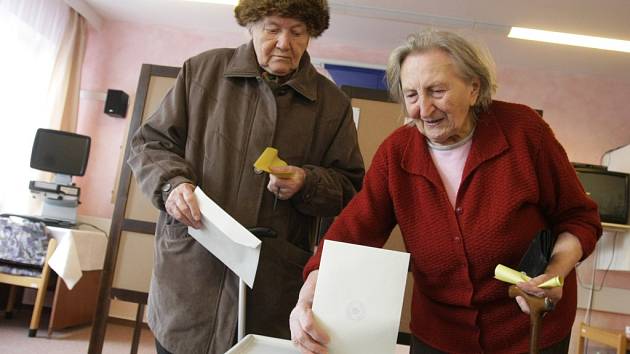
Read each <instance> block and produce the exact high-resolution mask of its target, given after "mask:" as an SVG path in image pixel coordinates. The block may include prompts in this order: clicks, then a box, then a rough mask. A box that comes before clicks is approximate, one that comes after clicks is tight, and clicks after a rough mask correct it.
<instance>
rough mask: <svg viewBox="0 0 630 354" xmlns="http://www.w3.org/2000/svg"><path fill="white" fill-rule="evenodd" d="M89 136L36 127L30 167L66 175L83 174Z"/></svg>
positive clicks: (85, 166)
mask: <svg viewBox="0 0 630 354" xmlns="http://www.w3.org/2000/svg"><path fill="white" fill-rule="evenodd" d="M90 143H91V139H90V137H89V136H86V135H80V134H74V133H68V132H64V131H60V130H52V129H43V128H40V129H37V133H36V134H35V140H34V141H33V150H32V151H31V167H32V168H35V169H38V170H42V171H47V172H53V173H58V174H62V175H68V176H83V175H84V174H85V170H86V169H87V163H88V157H89V156H90Z"/></svg>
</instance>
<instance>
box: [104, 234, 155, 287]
mask: <svg viewBox="0 0 630 354" xmlns="http://www.w3.org/2000/svg"><path fill="white" fill-rule="evenodd" d="M153 241H154V236H153V235H148V234H140V233H135V232H126V231H123V232H122V233H121V235H120V248H119V250H118V258H117V260H116V274H114V283H113V285H112V287H114V288H118V289H127V290H135V291H140V292H149V284H150V282H151V273H152V272H153V249H154V246H153Z"/></svg>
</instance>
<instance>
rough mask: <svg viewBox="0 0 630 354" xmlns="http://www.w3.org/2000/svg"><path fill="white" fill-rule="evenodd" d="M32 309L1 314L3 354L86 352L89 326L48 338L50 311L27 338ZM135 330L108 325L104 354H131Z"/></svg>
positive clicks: (147, 338)
mask: <svg viewBox="0 0 630 354" xmlns="http://www.w3.org/2000/svg"><path fill="white" fill-rule="evenodd" d="M30 316H31V309H30V308H29V307H23V308H20V309H18V310H16V311H15V313H14V316H13V318H12V319H5V318H4V312H0V353H3V354H36V353H45V354H74V353H77V354H78V353H87V350H88V346H89V340H90V330H91V327H90V326H80V327H75V328H70V329H66V330H63V331H55V332H53V333H52V335H51V337H50V338H49V337H48V336H47V333H46V332H47V327H48V317H49V311H44V313H43V314H42V321H41V324H40V330H39V331H38V332H37V336H36V337H34V338H29V337H28V326H29V322H30ZM131 335H132V328H131V327H128V326H124V325H118V324H111V323H110V324H108V326H107V332H106V336H105V344H104V346H103V354H123V353H129V350H130V349H131ZM154 353H155V347H154V344H153V335H152V334H151V332H150V331H149V330H146V329H144V330H143V331H142V335H141V337H140V347H139V349H138V354H154ZM407 353H409V348H408V347H406V346H401V345H398V346H397V348H396V352H395V354H407Z"/></svg>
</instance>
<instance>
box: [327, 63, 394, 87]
mask: <svg viewBox="0 0 630 354" xmlns="http://www.w3.org/2000/svg"><path fill="white" fill-rule="evenodd" d="M324 68H325V69H326V70H327V71H328V72H329V73H330V76H332V78H333V80H334V81H335V83H336V84H337V86H339V87H341V86H342V85H347V86H356V87H365V88H371V89H377V90H387V80H386V79H385V70H379V69H367V68H357V67H353V66H345V65H334V64H324Z"/></svg>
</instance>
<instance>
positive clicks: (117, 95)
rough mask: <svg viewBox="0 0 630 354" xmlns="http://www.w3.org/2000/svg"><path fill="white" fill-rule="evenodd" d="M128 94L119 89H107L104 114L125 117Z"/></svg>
mask: <svg viewBox="0 0 630 354" xmlns="http://www.w3.org/2000/svg"><path fill="white" fill-rule="evenodd" d="M128 103H129V95H127V94H126V93H125V92H124V91H121V90H107V98H106V99H105V114H107V115H108V116H110V117H116V118H125V116H126V115H127V104H128Z"/></svg>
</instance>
